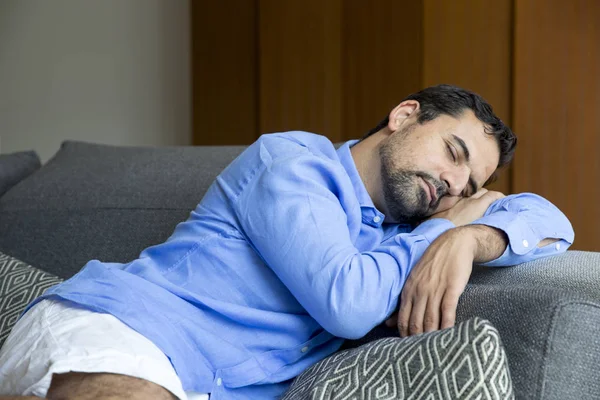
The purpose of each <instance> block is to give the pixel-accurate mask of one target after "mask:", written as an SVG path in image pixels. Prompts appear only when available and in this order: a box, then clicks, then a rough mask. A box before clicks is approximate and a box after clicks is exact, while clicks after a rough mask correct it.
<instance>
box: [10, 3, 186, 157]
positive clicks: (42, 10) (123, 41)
mask: <svg viewBox="0 0 600 400" xmlns="http://www.w3.org/2000/svg"><path fill="white" fill-rule="evenodd" d="M189 53H190V33H189V2H188V0H51V1H50V0H0V152H2V153H9V152H13V151H19V150H28V149H34V150H37V151H38V153H39V154H40V156H41V158H42V160H43V161H45V160H47V159H48V158H50V157H51V156H52V155H53V154H54V153H55V152H56V151H57V150H58V148H59V146H60V143H61V142H62V141H63V140H65V139H76V140H83V141H91V142H98V143H109V144H123V145H177V144H190V143H191V114H190V113H191V90H190V54H189Z"/></svg>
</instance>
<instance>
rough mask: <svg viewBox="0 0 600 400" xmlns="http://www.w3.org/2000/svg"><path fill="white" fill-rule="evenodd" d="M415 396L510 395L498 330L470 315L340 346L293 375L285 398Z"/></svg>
mask: <svg viewBox="0 0 600 400" xmlns="http://www.w3.org/2000/svg"><path fill="white" fill-rule="evenodd" d="M413 398H414V399H439V400H445V399H446V400H455V399H464V400H466V399H473V400H475V399H489V400H491V399H497V400H500V399H512V398H513V393H512V383H511V376H510V372H509V369H508V363H507V358H506V354H505V352H504V349H503V347H502V342H501V340H500V337H499V335H498V331H497V330H496V329H495V328H494V327H493V326H492V325H491V324H490V323H489V322H487V321H485V320H482V319H479V318H473V319H471V320H468V321H464V322H462V323H460V324H458V325H456V326H455V327H453V328H449V329H445V330H442V331H437V332H431V333H426V334H422V335H416V336H410V337H408V338H404V339H401V338H399V337H393V338H386V339H379V340H376V341H373V342H370V343H368V344H365V345H363V346H361V347H358V348H354V349H351V350H346V351H342V352H338V353H336V354H334V355H332V356H330V357H328V358H326V359H324V360H323V361H321V362H319V363H317V364H315V365H314V366H312V367H310V368H309V369H307V370H306V371H305V372H304V373H303V374H302V375H300V376H299V377H298V378H296V380H295V381H294V383H293V384H292V386H291V387H290V389H289V390H288V392H287V393H286V394H285V396H284V397H283V400H296V399H298V400H299V399H303V400H304V399H312V400H317V399H318V400H325V399H328V400H335V399H356V400H359V399H413Z"/></svg>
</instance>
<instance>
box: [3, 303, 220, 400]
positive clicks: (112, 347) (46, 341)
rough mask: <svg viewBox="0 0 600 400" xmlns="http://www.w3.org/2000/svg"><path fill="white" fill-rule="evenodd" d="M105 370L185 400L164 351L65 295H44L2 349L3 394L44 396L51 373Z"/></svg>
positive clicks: (197, 397)
mask: <svg viewBox="0 0 600 400" xmlns="http://www.w3.org/2000/svg"><path fill="white" fill-rule="evenodd" d="M69 371H73V372H88V373H92V372H105V373H114V374H122V375H128V376H132V377H136V378H141V379H145V380H147V381H150V382H154V383H156V384H158V385H160V386H162V387H164V388H165V389H167V390H169V391H170V392H171V393H173V394H174V395H175V396H177V397H178V398H179V399H181V400H201V399H202V400H207V399H208V398H209V396H208V395H207V394H200V393H195V392H185V391H184V390H183V387H182V385H181V381H180V380H179V377H178V376H177V374H176V372H175V369H174V368H173V366H172V365H171V362H170V361H169V359H168V358H167V356H165V354H164V353H163V352H162V351H161V350H160V349H159V348H158V347H156V345H155V344H154V343H152V342H151V341H150V340H149V339H147V338H146V337H144V336H142V335H141V334H139V333H138V332H136V331H135V330H133V329H131V328H130V327H128V326H127V325H125V324H124V323H123V322H121V321H120V320H118V319H117V318H116V317H114V316H112V315H110V314H102V313H96V312H92V311H89V310H87V309H85V308H83V307H80V306H78V305H77V304H75V303H72V302H68V301H64V300H49V299H46V300H42V301H40V302H39V303H38V304H36V305H35V306H33V307H32V308H31V309H30V310H29V311H28V312H27V313H26V314H25V315H24V316H23V317H22V318H21V319H20V320H19V321H18V322H17V323H16V324H15V326H14V328H13V329H12V331H11V333H10V335H9V336H8V338H7V339H6V342H5V343H4V346H3V347H2V349H1V350H0V395H13V396H19V395H21V396H39V397H46V392H47V391H48V388H49V387H50V382H51V380H52V374H62V373H66V372H69Z"/></svg>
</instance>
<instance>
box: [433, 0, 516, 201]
mask: <svg viewBox="0 0 600 400" xmlns="http://www.w3.org/2000/svg"><path fill="white" fill-rule="evenodd" d="M423 4H424V17H423V29H424V38H423V80H422V84H423V87H426V86H431V85H437V84H440V83H448V84H454V85H458V86H461V87H464V88H466V89H469V90H472V91H474V92H476V93H478V94H480V95H482V96H483V97H484V98H485V99H486V100H487V101H488V102H489V103H490V104H491V105H492V107H493V108H494V111H495V112H496V114H497V115H498V116H499V117H500V118H501V119H502V120H503V121H504V122H505V123H507V124H508V125H509V126H510V124H511V90H512V85H511V80H512V73H511V68H512V18H513V16H512V1H511V0H493V1H492V0H489V1H483V0H453V1H447V0H424V3H423ZM489 188H490V189H492V190H499V191H501V192H504V193H509V192H510V191H511V182H510V171H505V172H503V173H502V174H500V178H499V179H498V181H497V182H496V183H494V184H493V185H490V187H489Z"/></svg>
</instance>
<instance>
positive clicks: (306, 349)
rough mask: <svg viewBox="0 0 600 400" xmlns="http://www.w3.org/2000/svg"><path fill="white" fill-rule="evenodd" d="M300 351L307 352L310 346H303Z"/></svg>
mask: <svg viewBox="0 0 600 400" xmlns="http://www.w3.org/2000/svg"><path fill="white" fill-rule="evenodd" d="M300 351H301V352H303V353H306V352H307V351H308V346H304V347H303V348H302V350H300Z"/></svg>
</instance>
